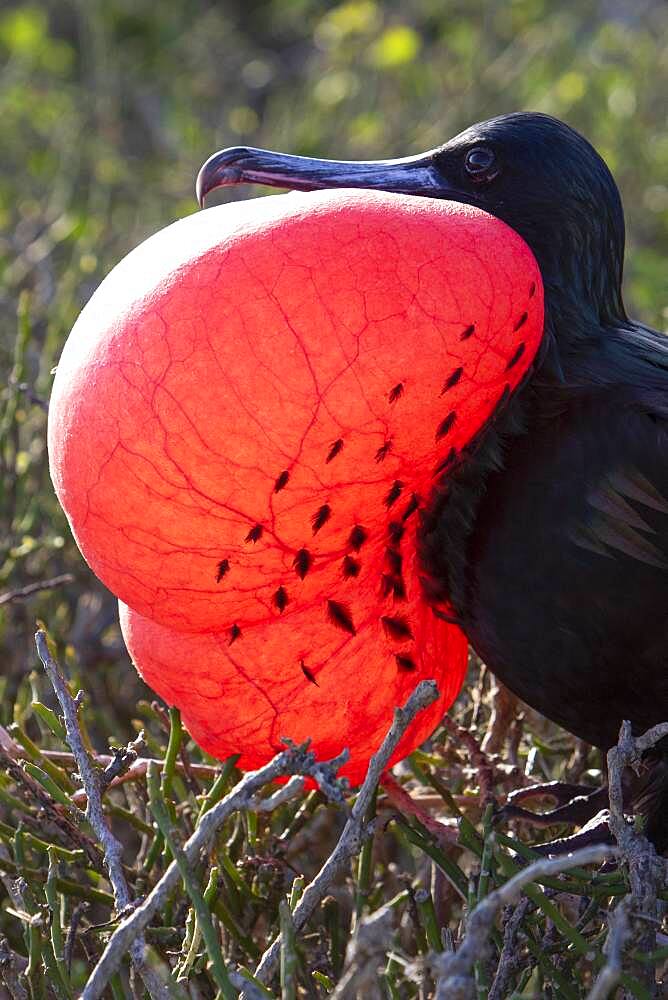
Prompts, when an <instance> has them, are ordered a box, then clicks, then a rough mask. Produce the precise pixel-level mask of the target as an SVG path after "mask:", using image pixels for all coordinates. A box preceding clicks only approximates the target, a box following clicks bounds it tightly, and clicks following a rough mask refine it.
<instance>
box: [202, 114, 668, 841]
mask: <svg viewBox="0 0 668 1000" xmlns="http://www.w3.org/2000/svg"><path fill="white" fill-rule="evenodd" d="M242 181H263V182H264V183H271V184H276V185H279V186H281V187H296V188H301V189H309V188H325V187H362V188H382V189H385V190H390V191H402V192H406V193H412V194H417V195H421V196H424V197H435V198H447V199H450V200H458V201H462V202H467V203H471V204H475V205H477V206H479V207H481V208H483V209H485V210H486V211H488V212H490V213H491V214H493V215H495V216H497V217H498V218H500V219H502V220H503V221H505V222H506V223H508V224H509V225H510V226H511V227H512V228H513V229H515V230H516V231H517V232H518V233H519V234H520V235H521V236H522V237H523V238H524V239H525V240H526V242H527V243H528V244H529V246H530V247H531V249H532V250H533V253H534V254H535V256H536V259H537V261H538V264H539V266H540V270H541V274H542V278H543V284H544V287H545V335H544V340H543V344H542V347H541V351H540V353H539V357H538V358H537V359H536V361H535V363H534V366H533V368H532V370H531V371H530V372H529V374H528V376H527V378H526V379H525V381H524V384H523V386H522V387H521V389H520V390H519V391H518V392H517V393H516V394H515V396H514V397H513V398H512V399H510V400H509V401H507V402H506V403H505V405H504V406H503V407H502V408H501V409H500V410H499V411H497V413H496V414H495V416H494V418H493V420H492V421H490V422H489V423H488V425H487V426H486V427H485V428H484V429H483V431H482V432H481V433H480V434H479V435H478V437H477V439H476V442H475V447H470V448H468V449H466V452H465V454H463V455H461V456H453V461H452V462H448V463H447V469H445V470H444V472H443V478H442V481H441V483H440V484H439V485H438V486H437V488H436V489H435V491H434V493H433V495H432V496H431V498H430V499H429V502H428V506H427V509H426V511H423V512H421V515H420V517H421V521H420V526H419V531H418V546H419V557H420V561H421V564H422V569H423V573H424V577H425V595H426V596H427V597H428V599H430V600H433V599H434V598H437V599H439V600H444V601H447V602H448V603H450V605H451V606H452V607H453V609H454V612H455V616H456V619H457V620H458V621H460V622H461V624H462V626H463V628H464V630H465V632H466V633H467V635H468V637H469V640H470V642H471V643H472V645H473V647H474V648H475V649H476V651H477V652H478V653H479V654H480V656H481V657H482V658H483V659H484V660H485V662H486V663H487V664H488V666H489V667H490V669H491V670H492V671H493V672H494V673H495V674H497V675H498V676H499V677H500V678H501V679H502V680H503V681H504V682H505V683H506V684H507V686H508V687H509V688H511V690H513V691H514V692H515V693H516V694H518V695H519V696H520V697H521V698H522V699H523V700H524V701H526V702H527V703H528V704H530V705H532V706H533V707H534V708H536V709H538V710H539V711H540V712H542V713H543V714H544V715H546V716H548V717H549V718H551V719H553V720H554V721H556V722H558V723H559V724H561V725H562V726H564V727H565V728H566V729H568V730H570V731H571V732H572V733H575V734H576V735H577V736H579V737H581V738H583V739H585V740H587V741H588V742H590V743H592V744H594V745H596V746H599V747H601V748H603V749H605V748H607V747H609V746H610V745H611V744H613V743H614V742H615V741H616V739H617V734H618V731H619V726H620V724H621V722H622V720H623V719H630V720H631V722H632V724H633V727H634V730H636V731H638V732H640V731H642V730H644V729H646V728H648V727H649V726H651V725H653V724H655V723H657V722H661V721H665V720H666V719H668V669H666V666H667V665H666V658H667V652H668V340H667V339H666V338H665V337H664V336H662V335H661V334H659V333H658V332H656V331H654V330H651V329H649V328H648V327H646V326H643V325H641V324H639V323H635V322H633V321H631V320H630V319H629V318H628V317H627V315H626V312H625V309H624V305H623V300H622V291H621V285H622V269H623V260H624V215H623V211H622V204H621V199H620V196H619V192H618V190H617V187H616V185H615V182H614V180H613V178H612V176H611V174H610V172H609V170H608V168H607V167H606V165H605V163H604V162H603V160H602V159H601V158H600V156H599V155H598V154H597V153H596V151H595V150H594V149H593V147H592V146H591V145H590V144H589V143H588V142H587V141H586V140H585V139H584V138H583V137H582V136H580V135H579V134H578V133H577V132H575V131H574V130H573V129H571V128H569V127H568V126H567V125H564V124H563V123H562V122H559V121H557V120H555V119H553V118H550V117H548V116H546V115H541V114H533V113H519V114H512V115H504V116H501V117H499V118H495V119H492V120H491V121H488V122H483V123H481V124H479V125H475V126H473V127H472V128H470V129H467V130H466V131H465V132H463V133H461V134H460V135H459V136H457V137H456V138H454V139H452V140H450V141H449V142H448V143H446V144H445V145H444V146H442V147H439V148H438V149H436V150H432V151H430V152H429V153H426V154H424V155H422V156H417V157H408V158H405V159H402V160H394V161H378V162H369V163H351V162H346V161H341V162H337V161H327V160H310V159H306V158H301V157H289V156H283V155H282V154H276V153H270V152H267V151H263V150H252V149H243V148H237V149H232V150H225V151H223V152H222V153H218V154H216V155H215V156H214V157H212V158H211V159H210V160H209V161H208V163H207V164H206V165H205V167H204V168H203V170H202V172H201V173H200V178H199V179H198V194H199V196H200V200H201V199H202V198H203V197H204V195H205V194H206V192H207V191H208V190H211V189H212V188H214V187H217V186H219V185H220V184H227V183H239V182H242ZM452 377H453V376H452V374H451V373H449V372H444V378H445V380H446V381H445V386H446V387H447V385H448V379H452ZM444 433H445V432H444ZM393 499H396V498H394V497H393ZM667 744H668V741H664V743H663V744H660V745H659V746H658V747H657V748H656V749H655V750H654V751H653V752H652V753H651V754H650V755H648V757H647V761H646V763H647V768H646V770H645V772H644V774H643V775H642V776H641V777H640V779H638V781H637V782H636V784H635V787H634V788H632V791H631V797H632V801H631V802H630V806H631V807H633V808H635V809H636V810H638V811H639V812H640V813H641V814H642V815H644V816H645V819H646V821H647V828H648V833H649V834H650V836H651V837H652V839H653V840H654V843H655V844H656V846H657V848H658V849H660V850H666V849H667V848H668V745H667Z"/></svg>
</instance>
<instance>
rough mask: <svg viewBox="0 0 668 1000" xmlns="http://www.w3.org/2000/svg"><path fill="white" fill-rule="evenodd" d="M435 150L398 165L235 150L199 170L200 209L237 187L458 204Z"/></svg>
mask: <svg viewBox="0 0 668 1000" xmlns="http://www.w3.org/2000/svg"><path fill="white" fill-rule="evenodd" d="M435 152H436V150H432V151H430V152H428V153H421V154H419V155H418V156H406V157H403V158H402V159H399V160H366V161H364V160H317V159H312V158H311V157H309V156H290V155H288V154H285V153H274V152H272V151H271V150H268V149H253V148H252V147H250V146H232V147H231V148H229V149H222V150H220V152H218V153H214V154H213V156H210V157H209V159H208V160H207V161H206V163H205V164H204V166H203V167H202V169H201V170H200V172H199V174H198V177H197V183H196V188H195V190H196V194H197V201H198V202H199V205H200V208H201V207H203V205H204V199H205V198H206V196H207V195H208V194H210V192H211V191H214V190H215V189H216V188H219V187H226V186H229V185H232V184H267V185H270V186H271V187H281V188H290V189H292V190H295V191H315V190H317V189H319V188H377V189H378V190H382V191H393V192H396V193H403V194H413V195H422V196H424V197H429V198H451V199H453V200H456V199H457V194H458V192H457V191H456V190H455V189H454V188H451V187H449V185H448V184H447V182H446V181H445V180H444V178H443V176H442V175H441V174H440V173H439V171H438V170H437V168H436V166H435V163H434V154H435Z"/></svg>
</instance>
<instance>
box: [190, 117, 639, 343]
mask: <svg viewBox="0 0 668 1000" xmlns="http://www.w3.org/2000/svg"><path fill="white" fill-rule="evenodd" d="M242 183H256V184H268V185H272V186H275V187H283V188H291V189H297V190H314V189H319V188H340V187H354V188H378V189H382V190H385V191H396V192H403V193H405V194H413V195H419V196H422V197H427V198H445V199H448V200H451V201H459V202H464V203H467V204H471V205H476V206H477V207H479V208H481V209H484V210H485V211H487V212H489V213H490V214H491V215H495V216H497V217H498V218H500V219H502V220H503V221H504V222H506V223H507V224H508V225H509V226H511V227H512V228H513V229H514V230H515V231H516V232H517V233H519V234H520V235H521V236H522V237H523V239H524V240H525V241H526V242H527V244H528V245H529V246H530V247H531V249H532V251H533V253H534V255H535V257H536V259H537V261H538V264H539V266H540V269H541V273H542V277H543V283H544V285H545V293H546V315H547V318H548V323H549V326H550V327H551V328H552V329H551V332H552V334H553V336H554V338H556V340H557V341H559V353H562V354H563V353H564V352H567V343H566V341H567V340H568V339H569V338H571V340H573V341H577V340H579V339H581V337H582V336H583V334H584V331H585V330H586V329H587V328H588V327H590V326H591V324H603V325H606V324H615V323H619V322H623V321H624V320H625V313H624V306H623V303H622V295H621V281H622V267H623V258H624V214H623V210H622V203H621V199H620V196H619V191H618V190H617V186H616V184H615V181H614V179H613V177H612V175H611V173H610V171H609V170H608V167H607V166H606V164H605V162H604V161H603V159H602V158H601V157H600V156H599V154H598V153H597V152H596V150H595V149H594V148H593V146H591V145H590V143H589V142H587V140H586V139H584V138H583V137H582V136H581V135H580V134H579V133H578V132H576V131H575V130H574V129H572V128H570V127H569V126H568V125H565V124H564V123H563V122H560V121H558V120H557V119H556V118H552V117H550V116H549V115H544V114H538V113H533V112H518V113H515V114H509V115H501V116H500V117H498V118H492V119H490V120H489V121H485V122H481V123H480V124H478V125H472V126H471V127H470V128H468V129H466V130H465V131H464V132H461V133H460V134H459V135H457V136H455V137H454V138H453V139H450V140H449V141H448V142H446V143H445V144H444V145H442V146H439V147H438V148H436V149H432V150H430V151H429V152H427V153H423V154H420V155H418V156H410V157H405V158H402V159H398V160H374V161H366V162H365V161H359V162H358V161H345V160H344V161H336V160H319V159H312V158H310V157H302V156H290V155H285V154H283V153H274V152H271V151H268V150H262V149H253V148H249V147H233V148H230V149H224V150H221V151H220V152H218V153H215V154H214V155H213V156H211V157H210V158H209V159H208V160H207V162H206V163H205V164H204V166H203V167H202V169H201V171H200V174H199V177H198V179H197V196H198V199H199V201H200V204H202V203H203V201H204V198H205V197H206V195H207V194H208V193H209V192H211V191H213V190H214V189H215V188H217V187H221V186H224V185H230V184H242ZM578 326H579V327H580V329H578Z"/></svg>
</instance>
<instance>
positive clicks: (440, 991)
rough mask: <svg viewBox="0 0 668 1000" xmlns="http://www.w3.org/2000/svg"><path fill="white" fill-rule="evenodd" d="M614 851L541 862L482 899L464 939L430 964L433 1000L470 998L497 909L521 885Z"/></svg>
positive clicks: (508, 901)
mask: <svg viewBox="0 0 668 1000" xmlns="http://www.w3.org/2000/svg"><path fill="white" fill-rule="evenodd" d="M616 854H617V851H616V850H615V848H613V847H607V846H602V847H599V846H596V847H584V848H582V849H581V850H579V851H574V852H573V853H572V854H569V855H567V856H566V857H559V858H549V859H548V858H541V860H540V861H535V862H533V864H530V865H528V867H527V868H524V869H522V871H520V872H518V873H517V874H516V875H513V877H512V878H511V879H509V880H508V881H507V882H506V883H505V884H504V885H502V886H501V887H500V888H499V889H496V890H495V891H494V892H491V893H490V894H489V896H486V897H485V898H484V899H483V900H482V901H481V902H480V903H478V905H477V906H476V908H475V909H474V910H473V912H472V913H471V915H470V917H469V919H468V923H467V927H466V934H465V935H464V939H463V941H462V943H461V945H460V946H459V948H458V950H457V951H456V952H454V953H443V954H440V955H437V956H435V957H434V958H433V960H432V967H433V969H434V971H435V973H436V975H437V977H438V978H437V983H436V994H435V997H436V1000H468V998H469V997H472V996H473V995H474V990H475V983H474V979H473V975H472V970H473V966H474V963H476V962H481V961H484V959H485V956H486V955H487V952H488V950H489V938H490V933H491V930H492V927H493V926H494V922H495V920H496V916H497V914H498V912H499V910H500V909H502V907H504V906H509V905H510V904H511V903H514V902H515V900H516V899H517V898H518V896H519V895H520V893H521V892H522V889H523V888H524V886H525V885H528V884H529V883H530V882H534V881H535V880H536V879H537V878H542V877H545V876H548V877H549V876H554V875H559V874H561V873H562V872H565V871H568V870H569V869H570V868H579V867H580V866H581V865H592V864H600V863H601V862H602V861H605V860H607V859H609V858H611V857H614V856H615V855H616Z"/></svg>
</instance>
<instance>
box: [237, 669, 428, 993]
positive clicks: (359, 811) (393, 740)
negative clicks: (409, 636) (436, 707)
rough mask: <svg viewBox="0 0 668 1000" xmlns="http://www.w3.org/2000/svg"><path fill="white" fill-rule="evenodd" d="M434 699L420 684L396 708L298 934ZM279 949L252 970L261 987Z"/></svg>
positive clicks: (304, 902) (303, 910) (301, 915)
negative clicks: (398, 753)
mask: <svg viewBox="0 0 668 1000" xmlns="http://www.w3.org/2000/svg"><path fill="white" fill-rule="evenodd" d="M437 697H438V688H437V687H436V684H435V682H434V681H422V682H421V683H420V684H418V686H417V687H416V689H415V691H413V694H412V695H411V696H410V698H409V699H408V701H407V702H406V704H405V705H404V706H403V708H395V710H394V722H393V723H392V726H391V728H390V731H389V732H388V734H387V736H386V737H385V739H384V740H383V742H382V744H381V746H380V749H379V750H378V751H377V753H375V754H374V755H373V757H372V758H371V760H370V762H369V768H368V770H367V773H366V778H365V779H364V781H363V783H362V786H361V788H360V790H359V793H358V795H357V798H356V799H355V804H354V806H353V808H352V810H351V813H350V817H349V818H348V820H347V822H346V825H345V827H344V828H343V833H342V834H341V836H340V837H339V840H338V843H337V845H336V847H335V848H334V850H333V851H332V853H331V854H330V855H329V857H328V858H327V860H326V861H325V863H324V865H323V866H322V868H321V869H320V871H319V872H318V874H317V875H316V876H315V878H314V879H313V881H312V882H310V883H309V884H308V885H307V886H306V888H305V890H304V894H303V895H302V898H301V899H300V901H299V903H298V904H297V906H296V907H295V911H294V913H293V922H294V926H295V930H296V931H297V933H298V932H299V931H300V930H301V928H302V927H303V926H304V924H305V923H306V922H307V921H308V920H309V919H310V917H311V916H312V914H313V913H314V911H315V910H316V908H317V907H318V906H320V904H321V903H322V901H323V899H324V898H325V896H326V895H327V893H328V892H329V890H330V887H331V885H332V882H333V881H334V879H335V878H336V877H337V875H338V874H339V872H341V871H342V870H343V869H344V868H345V867H346V865H348V864H349V863H350V859H351V858H352V857H354V855H355V854H357V853H358V851H359V850H360V848H361V846H362V843H363V841H364V837H365V832H366V831H365V830H364V817H365V815H366V811H367V809H368V808H369V804H370V802H371V799H372V796H373V794H374V792H375V790H376V787H377V785H378V782H379V780H380V776H381V774H382V773H383V771H384V770H385V768H386V767H387V765H388V762H389V759H390V757H391V756H392V754H393V753H394V751H395V749H396V747H397V744H398V743H399V740H400V739H401V737H402V736H403V735H404V733H405V732H406V730H407V728H408V726H409V725H410V724H411V722H412V721H413V719H414V718H415V716H416V715H417V714H418V712H420V711H422V709H424V708H426V707H427V705H431V703H432V702H433V701H435V700H436V698H437ZM280 949H281V939H280V935H279V936H278V937H277V938H276V939H275V940H274V941H273V942H272V943H271V945H270V946H269V948H267V950H266V951H265V953H264V955H263V956H262V958H261V960H260V964H259V965H258V967H257V969H256V970H255V976H256V978H257V979H259V981H260V982H261V983H269V982H271V980H272V978H273V976H274V973H275V972H276V969H277V966H278V960H279V956H280Z"/></svg>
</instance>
